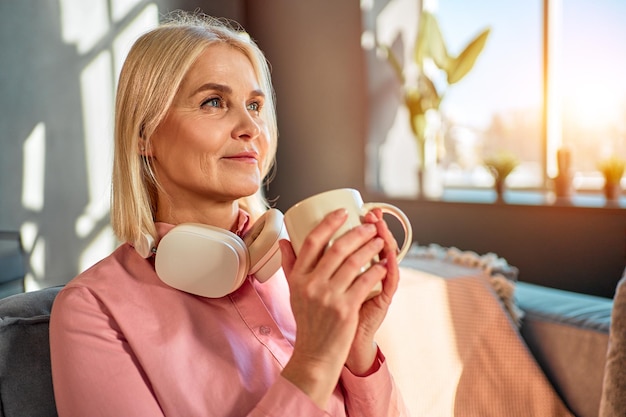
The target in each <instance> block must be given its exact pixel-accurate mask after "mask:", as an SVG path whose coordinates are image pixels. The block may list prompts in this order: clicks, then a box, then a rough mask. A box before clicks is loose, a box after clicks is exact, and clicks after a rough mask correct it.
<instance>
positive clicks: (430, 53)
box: [413, 11, 450, 68]
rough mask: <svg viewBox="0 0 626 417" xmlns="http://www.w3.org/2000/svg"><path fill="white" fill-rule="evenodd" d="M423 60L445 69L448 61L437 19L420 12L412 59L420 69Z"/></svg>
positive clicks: (430, 14)
mask: <svg viewBox="0 0 626 417" xmlns="http://www.w3.org/2000/svg"><path fill="white" fill-rule="evenodd" d="M425 58H431V59H432V60H433V61H434V62H435V64H436V65H437V66H438V67H439V68H445V67H446V66H447V65H448V60H449V59H450V58H449V56H448V49H447V48H446V44H445V41H444V39H443V35H442V34H441V29H440V28H439V22H438V21H437V18H436V17H435V16H434V15H433V14H432V13H429V12H427V11H422V13H421V15H420V20H419V27H418V30H417V39H416V40H415V49H414V51H413V59H415V63H416V64H417V65H418V66H419V67H420V68H423V64H424V59H425Z"/></svg>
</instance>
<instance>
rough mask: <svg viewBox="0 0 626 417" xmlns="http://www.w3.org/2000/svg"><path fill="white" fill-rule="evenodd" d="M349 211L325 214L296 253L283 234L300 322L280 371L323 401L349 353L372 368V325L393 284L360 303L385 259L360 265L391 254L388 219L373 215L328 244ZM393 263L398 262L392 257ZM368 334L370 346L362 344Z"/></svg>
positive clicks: (382, 273)
mask: <svg viewBox="0 0 626 417" xmlns="http://www.w3.org/2000/svg"><path fill="white" fill-rule="evenodd" d="M368 217H370V216H368ZM374 217H376V215H374ZM346 218H347V214H346V212H345V210H337V211H335V212H333V213H331V214H329V215H328V216H326V218H325V219H324V220H323V221H322V222H321V223H320V224H319V225H318V226H317V227H316V228H315V229H313V231H312V232H311V233H310V234H309V236H308V237H307V238H306V239H305V241H304V242H303V244H302V248H301V250H300V253H299V255H298V257H297V258H296V256H295V254H294V252H293V249H292V247H291V245H290V244H289V242H287V241H281V242H280V245H281V251H282V257H283V269H284V271H285V275H286V276H287V281H288V283H289V288H290V292H291V305H292V309H293V313H294V317H295V320H296V325H297V330H296V341H295V346H294V352H293V355H292V358H291V359H290V361H289V363H288V364H287V366H286V367H285V369H284V370H283V373H282V375H283V376H284V377H285V378H286V379H288V380H290V381H291V382H292V383H294V384H295V385H296V386H298V387H299V388H300V389H302V390H303V391H304V392H305V393H307V394H308V395H309V396H310V397H311V398H312V399H313V401H315V402H316V403H317V404H318V405H319V406H320V408H322V409H323V408H324V407H325V405H326V403H327V402H328V399H329V398H330V396H331V394H332V392H333V390H334V389H335V386H336V384H337V381H338V379H339V375H340V373H341V369H342V367H343V366H344V364H346V360H347V359H348V355H349V354H350V357H351V358H352V359H353V360H352V362H354V366H355V367H360V366H361V365H362V363H363V362H364V361H367V360H369V363H368V364H367V368H368V369H369V367H370V366H371V365H372V363H373V362H374V359H375V353H376V350H375V346H373V334H374V333H375V329H374V327H376V328H377V327H378V326H379V325H380V323H381V322H382V319H383V317H384V315H385V313H386V307H385V306H388V304H389V302H390V300H391V294H392V293H393V291H392V288H391V287H389V286H388V285H383V292H385V295H383V294H381V295H378V296H377V297H375V298H373V299H371V300H369V301H368V302H367V303H365V304H364V302H365V300H366V298H367V296H368V294H369V293H370V291H371V289H372V287H373V286H374V285H375V284H377V283H378V282H380V281H382V280H383V279H384V278H385V276H387V275H388V272H387V266H386V263H387V264H388V263H389V260H387V261H385V262H381V263H376V264H374V265H373V266H372V267H371V268H369V269H368V270H367V271H365V272H363V273H361V268H362V267H363V265H366V264H367V263H368V262H369V261H370V260H371V259H372V258H373V257H374V256H375V255H377V254H382V255H383V256H384V257H387V258H390V257H392V256H393V255H390V254H389V252H390V250H391V249H390V247H391V244H390V242H389V241H388V239H386V237H387V236H386V235H385V230H386V227H383V226H382V225H381V224H379V223H380V221H379V220H377V221H374V220H373V219H372V218H371V217H370V220H366V222H365V223H364V224H362V225H360V226H358V227H355V228H354V229H352V230H350V231H349V232H347V233H345V234H344V235H343V236H341V237H339V238H338V239H336V240H335V241H334V242H333V244H332V245H331V246H330V247H328V249H327V246H328V243H329V241H330V239H331V237H332V236H333V235H334V233H335V232H336V231H337V230H338V229H339V228H340V227H341V225H342V224H343V223H344V222H345V221H346ZM383 224H384V222H383ZM394 243H395V241H394ZM391 264H393V265H395V258H392V259H391ZM396 281H397V280H396ZM370 336H371V338H370ZM368 340H370V343H369V344H370V349H364V345H365V344H367V343H368V342H367V341H368ZM372 346H373V348H374V350H373V351H372V349H371V347H372ZM366 351H367V353H366ZM349 366H350V365H349ZM351 370H352V368H351Z"/></svg>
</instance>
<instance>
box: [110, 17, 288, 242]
mask: <svg viewBox="0 0 626 417" xmlns="http://www.w3.org/2000/svg"><path fill="white" fill-rule="evenodd" d="M214 43H225V44H227V45H230V46H232V47H234V48H236V49H238V50H240V51H241V52H242V53H243V54H244V55H245V56H246V57H247V58H248V59H249V60H250V62H251V64H252V66H253V68H254V71H255V73H256V75H257V78H258V81H259V83H260V86H261V88H262V90H263V91H264V92H265V95H266V99H265V104H264V111H263V112H262V117H263V118H264V119H265V122H266V124H267V126H268V129H269V132H270V149H269V152H268V157H267V159H266V160H265V161H263V167H262V177H263V178H265V177H267V176H268V174H269V172H270V170H271V169H272V167H273V165H274V160H275V155H276V146H277V140H278V128H277V125H276V109H275V100H274V90H273V87H272V83H271V78H270V70H269V66H268V63H267V61H266V59H265V56H264V54H263V52H262V51H261V50H260V49H259V48H258V46H257V45H256V44H255V42H254V41H253V40H252V39H251V38H250V37H249V36H248V35H247V34H246V33H245V32H243V31H242V30H241V28H240V27H239V26H238V25H237V24H236V23H234V22H232V21H227V20H224V19H217V18H212V17H209V16H205V15H201V14H197V13H194V14H188V13H185V12H176V13H175V14H172V15H170V17H169V19H168V21H167V22H165V23H163V24H162V25H160V26H159V27H157V28H156V29H153V30H152V31H150V32H148V33H146V34H144V35H143V36H141V37H140V38H139V39H138V40H137V41H136V42H135V43H134V45H133V46H132V48H131V49H130V52H129V53H128V56H127V58H126V61H125V62H124V66H123V68H122V71H121V73H120V78H119V84H118V89H117V96H116V102H115V154H114V162H113V190H112V202H111V223H112V225H113V230H114V231H115V234H116V235H117V237H118V238H119V239H120V240H122V241H125V242H130V243H133V244H134V243H135V242H138V241H139V239H141V238H142V236H143V235H144V234H146V233H147V234H149V235H151V236H152V237H153V238H154V239H155V240H156V238H157V235H156V227H155V225H154V214H155V212H156V201H157V199H156V194H157V190H158V188H159V184H158V182H157V181H156V178H155V176H154V173H153V171H152V167H151V165H150V158H146V157H143V156H141V155H140V153H139V152H138V150H139V147H140V140H141V139H143V140H146V139H148V138H150V136H151V135H152V133H153V132H154V131H155V129H156V128H157V126H158V125H159V123H161V121H162V120H163V118H164V117H165V115H166V113H167V111H168V109H169V108H170V105H171V103H172V101H173V99H174V96H175V95H176V93H177V91H178V89H179V86H180V84H181V82H182V80H183V78H184V76H185V75H186V74H187V72H188V70H189V68H190V67H191V66H192V64H193V63H194V62H195V61H196V59H197V58H198V56H199V55H200V54H201V53H202V52H203V51H204V50H205V49H206V47H208V46H209V45H211V44H214ZM144 146H146V147H149V146H150V143H149V142H148V143H145V144H144ZM262 186H263V184H259V190H258V191H257V193H255V194H253V195H251V196H248V197H244V198H241V199H240V200H239V204H240V206H241V207H242V208H243V209H244V210H246V211H248V212H249V213H250V215H251V216H252V218H253V219H256V218H258V217H259V216H260V215H261V214H262V213H263V212H264V211H265V210H267V207H268V204H267V200H266V199H265V197H264V194H263V187H262Z"/></svg>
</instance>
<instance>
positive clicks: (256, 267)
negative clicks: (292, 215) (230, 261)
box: [243, 209, 288, 282]
mask: <svg viewBox="0 0 626 417" xmlns="http://www.w3.org/2000/svg"><path fill="white" fill-rule="evenodd" d="M287 238H288V235H287V231H286V229H285V223H284V221H283V213H281V212H280V210H277V209H270V210H268V211H266V212H265V213H264V214H263V215H262V216H261V217H260V218H259V219H258V220H257V221H256V222H255V223H254V226H253V227H252V228H251V229H250V230H249V231H248V233H246V235H245V236H244V237H243V241H244V243H245V244H246V246H247V248H248V253H249V255H250V270H249V271H248V274H254V276H255V278H256V279H257V280H258V281H259V282H265V281H267V280H268V279H269V278H270V277H271V276H272V275H274V274H275V273H276V271H278V269H279V268H280V267H281V262H282V256H281V253H280V248H279V246H278V241H279V240H280V239H287Z"/></svg>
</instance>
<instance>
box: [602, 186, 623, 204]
mask: <svg viewBox="0 0 626 417" xmlns="http://www.w3.org/2000/svg"><path fill="white" fill-rule="evenodd" d="M603 191H604V197H605V198H606V199H607V200H618V199H619V197H620V195H621V193H622V187H621V184H620V183H619V182H605V183H604V190H603Z"/></svg>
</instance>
